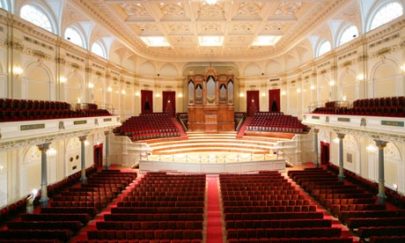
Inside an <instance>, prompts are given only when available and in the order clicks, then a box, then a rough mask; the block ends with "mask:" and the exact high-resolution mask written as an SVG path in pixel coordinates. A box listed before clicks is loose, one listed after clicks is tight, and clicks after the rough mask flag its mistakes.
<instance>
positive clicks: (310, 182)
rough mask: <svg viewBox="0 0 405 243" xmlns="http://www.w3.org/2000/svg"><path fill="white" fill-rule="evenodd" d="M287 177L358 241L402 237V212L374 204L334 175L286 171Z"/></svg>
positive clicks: (371, 194)
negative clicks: (355, 236)
mask: <svg viewBox="0 0 405 243" xmlns="http://www.w3.org/2000/svg"><path fill="white" fill-rule="evenodd" d="M288 175H289V176H290V177H291V178H292V179H293V180H295V181H296V182H297V183H298V184H299V185H300V186H301V187H302V188H304V190H306V191H307V192H308V193H310V194H311V195H312V196H313V197H314V198H315V199H316V200H318V201H319V202H320V203H321V204H322V205H324V206H325V207H326V208H327V209H328V210H330V212H331V213H332V214H334V215H335V216H337V217H339V219H340V221H341V222H343V223H345V224H347V226H348V227H349V228H350V229H352V230H353V231H354V232H355V233H357V234H358V236H359V237H360V238H361V239H362V240H367V241H368V240H370V241H371V239H372V238H373V237H374V236H378V237H380V238H378V241H377V242H385V241H383V237H382V236H387V237H391V236H404V235H405V233H404V232H405V230H404V229H405V211H404V210H398V209H387V208H386V207H385V205H381V204H377V199H376V196H375V193H374V192H369V191H367V190H366V189H364V188H362V187H360V186H357V185H353V184H351V183H350V182H342V181H339V179H338V177H337V176H336V175H335V174H334V173H332V172H330V171H327V170H324V169H317V168H313V169H305V170H302V171H289V172H288ZM393 242H395V241H393ZM397 242H399V241H397Z"/></svg>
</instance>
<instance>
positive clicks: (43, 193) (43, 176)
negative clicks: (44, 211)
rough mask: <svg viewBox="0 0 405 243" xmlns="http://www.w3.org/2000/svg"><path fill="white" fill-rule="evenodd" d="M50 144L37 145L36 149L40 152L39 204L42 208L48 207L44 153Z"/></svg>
mask: <svg viewBox="0 0 405 243" xmlns="http://www.w3.org/2000/svg"><path fill="white" fill-rule="evenodd" d="M49 144H50V143H43V144H40V145H37V147H38V149H39V150H40V151H41V198H40V199H39V202H40V203H41V206H42V207H46V206H48V200H49V198H48V189H47V186H48V175H47V172H48V168H47V155H46V151H48V149H49Z"/></svg>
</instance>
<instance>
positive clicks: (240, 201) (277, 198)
mask: <svg viewBox="0 0 405 243" xmlns="http://www.w3.org/2000/svg"><path fill="white" fill-rule="evenodd" d="M220 182H221V193H222V201H223V211H224V217H225V223H226V231H227V240H228V242H273V241H274V242H352V240H351V239H350V238H344V237H341V230H340V229H339V228H332V227H331V226H332V221H331V220H328V219H324V215H323V213H322V212H317V211H316V206H315V205H312V204H310V202H309V201H308V200H305V199H304V198H303V197H302V196H301V195H300V194H299V192H298V191H296V189H295V188H294V187H293V186H292V185H291V184H290V183H289V182H288V181H287V180H286V179H285V178H284V177H282V176H281V175H280V174H279V173H278V172H266V173H259V174H249V175H220ZM273 205H276V206H273ZM317 239H320V240H317Z"/></svg>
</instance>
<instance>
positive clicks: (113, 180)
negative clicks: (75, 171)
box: [0, 170, 136, 242]
mask: <svg viewBox="0 0 405 243" xmlns="http://www.w3.org/2000/svg"><path fill="white" fill-rule="evenodd" d="M90 171H92V170H90ZM75 177H76V176H73V177H71V178H75ZM134 178H136V173H132V172H120V171H114V170H110V171H102V172H99V173H93V174H91V175H88V180H87V184H85V185H83V184H80V185H70V187H68V188H62V187H61V186H58V190H60V193H56V190H55V191H54V193H55V195H54V196H52V197H51V198H50V200H49V205H48V207H46V208H41V209H40V210H39V212H35V213H32V214H28V213H27V214H21V215H20V216H19V218H18V219H17V220H14V221H11V222H8V223H6V227H5V228H4V229H2V230H0V242H25V241H27V242H48V240H50V241H49V242H68V241H69V239H70V238H71V237H72V236H73V235H75V234H76V233H77V232H78V231H80V229H81V228H82V227H84V226H85V225H86V224H87V223H88V222H89V220H91V219H92V218H93V217H94V216H95V215H96V213H97V212H99V211H100V210H101V209H102V208H103V207H105V206H106V205H107V204H108V203H109V202H111V201H112V200H113V199H114V198H115V197H116V196H117V195H118V194H119V193H120V191H121V190H122V189H123V188H125V187H126V186H127V185H128V184H129V183H130V182H132V181H133V180H134ZM66 184H68V185H69V184H70V181H69V180H67V182H66ZM54 188H57V187H54ZM83 188H84V189H85V190H86V191H82V190H81V189H83ZM75 193H77V195H78V196H75ZM83 194H85V196H83ZM89 195H90V196H89ZM31 240H32V241H31Z"/></svg>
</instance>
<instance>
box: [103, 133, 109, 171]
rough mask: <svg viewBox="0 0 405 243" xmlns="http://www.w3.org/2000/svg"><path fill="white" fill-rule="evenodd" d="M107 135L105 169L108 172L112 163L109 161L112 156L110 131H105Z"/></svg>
mask: <svg viewBox="0 0 405 243" xmlns="http://www.w3.org/2000/svg"><path fill="white" fill-rule="evenodd" d="M104 135H105V163H104V169H105V170H108V169H109V168H110V161H109V158H108V157H109V156H110V131H104Z"/></svg>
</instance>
